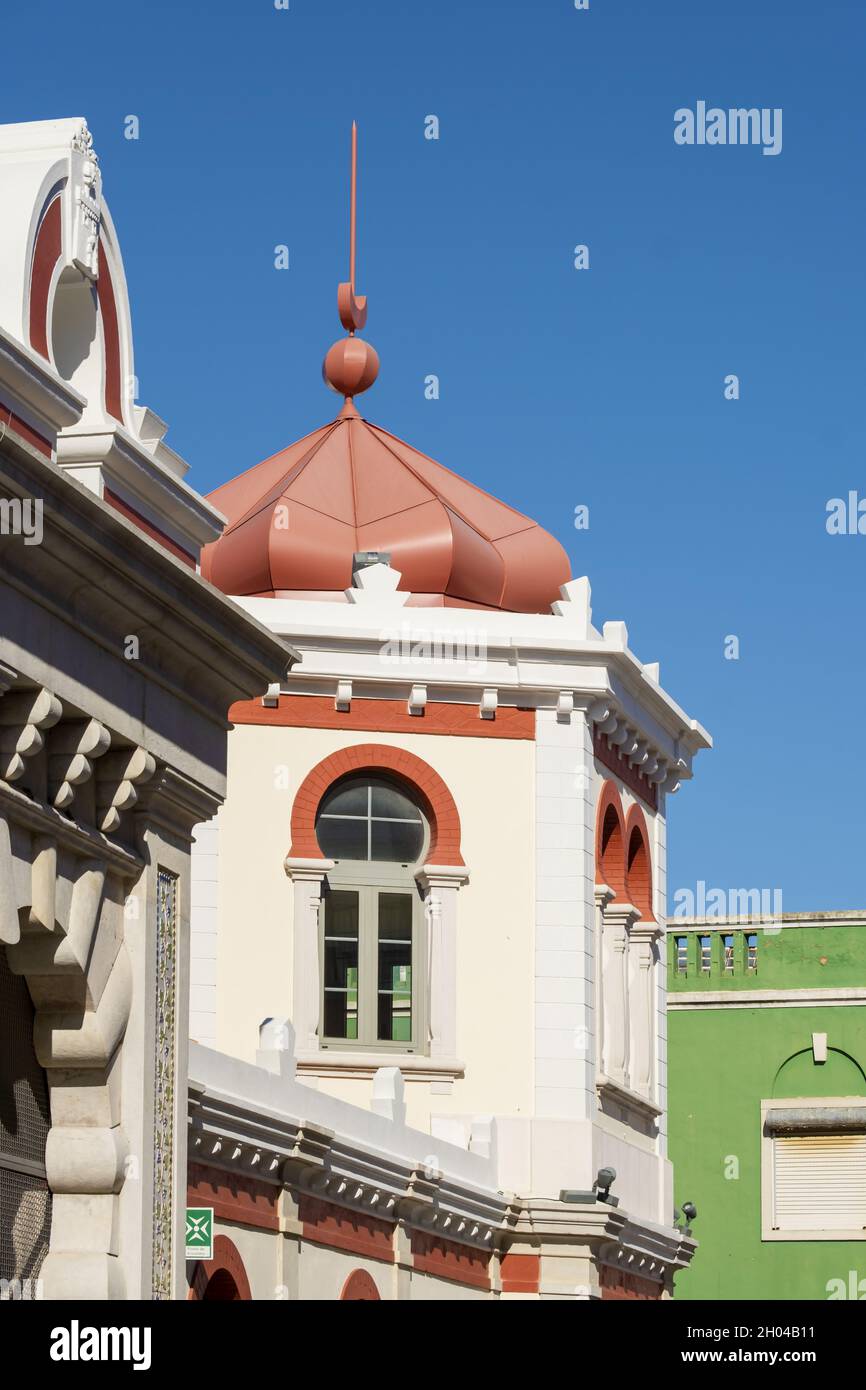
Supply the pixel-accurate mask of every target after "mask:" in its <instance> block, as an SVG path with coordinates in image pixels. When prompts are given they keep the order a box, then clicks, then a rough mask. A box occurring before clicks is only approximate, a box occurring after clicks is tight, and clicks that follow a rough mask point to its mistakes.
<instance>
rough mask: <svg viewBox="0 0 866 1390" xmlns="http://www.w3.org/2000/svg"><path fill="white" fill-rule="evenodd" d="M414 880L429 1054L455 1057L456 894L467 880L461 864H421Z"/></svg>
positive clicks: (467, 875) (466, 873)
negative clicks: (421, 928)
mask: <svg viewBox="0 0 866 1390" xmlns="http://www.w3.org/2000/svg"><path fill="white" fill-rule="evenodd" d="M415 879H416V881H417V883H418V885H419V887H420V888H421V891H422V893H423V894H424V916H425V919H426V923H427V970H428V976H427V979H428V987H427V1000H428V1012H427V1028H428V1035H429V1043H430V1056H431V1057H448V1058H453V1057H456V1056H457V893H458V891H459V889H460V888H461V887H462V885H463V884H464V883H466V882H468V879H469V871H468V870H467V869H466V868H465V867H464V866H463V865H461V866H459V867H454V866H451V865H443V864H425V865H424V868H423V869H419V870H418V872H417V873H416V875H415Z"/></svg>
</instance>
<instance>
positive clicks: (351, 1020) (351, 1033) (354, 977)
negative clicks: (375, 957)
mask: <svg viewBox="0 0 866 1390" xmlns="http://www.w3.org/2000/svg"><path fill="white" fill-rule="evenodd" d="M349 978H350V982H351V983H350V988H349V989H346V990H332V989H326V990H325V1018H324V1028H325V1037H326V1038H346V1039H347V1040H349V1041H352V1042H356V1041H357V1039H358V972H357V970H353V971H350V972H349Z"/></svg>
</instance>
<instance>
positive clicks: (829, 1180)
mask: <svg viewBox="0 0 866 1390" xmlns="http://www.w3.org/2000/svg"><path fill="white" fill-rule="evenodd" d="M772 1143H773V1228H774V1229H775V1230H777V1231H828V1232H830V1231H856V1230H862V1229H864V1228H866V1134H796V1135H778V1136H776V1137H775V1138H774V1139H773V1141H772Z"/></svg>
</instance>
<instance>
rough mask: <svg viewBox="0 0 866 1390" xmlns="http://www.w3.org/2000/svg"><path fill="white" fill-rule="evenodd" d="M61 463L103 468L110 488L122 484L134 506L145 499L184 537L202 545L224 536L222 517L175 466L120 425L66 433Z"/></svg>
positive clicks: (60, 445)
mask: <svg viewBox="0 0 866 1390" xmlns="http://www.w3.org/2000/svg"><path fill="white" fill-rule="evenodd" d="M175 457H177V456H175ZM57 462H58V464H59V465H60V467H61V468H67V469H73V470H76V469H82V468H87V467H88V466H89V465H96V466H98V467H99V468H100V469H101V470H102V471H103V474H104V475H105V478H106V481H107V482H108V484H109V486H111V485H112V483H114V484H115V485H116V483H117V482H119V483H120V484H121V486H122V487H123V486H125V488H127V489H129V490H130V491H131V492H132V494H133V497H132V498H131V499H130V501H131V504H132V505H134V503H135V498H136V497H139V498H141V499H142V501H143V502H144V504H145V506H148V507H150V508H151V509H152V510H153V513H154V514H155V517H156V520H157V523H158V522H159V521H160V520H163V519H165V521H168V522H169V524H173V525H174V527H176V528H177V530H178V532H179V533H180V535H181V537H189V538H190V539H191V540H192V541H193V542H194V543H195V544H196V545H198V546H201V545H206V544H208V542H210V541H213V540H216V539H217V537H218V536H219V535H220V534H221V533H222V529H223V525H224V523H225V518H224V517H223V515H222V513H221V512H219V511H217V509H216V507H213V506H212V505H211V504H210V502H207V501H206V500H205V498H203V497H201V496H200V495H199V493H197V492H195V491H194V489H193V488H191V487H190V486H189V484H188V483H186V482H184V480H183V478H182V477H180V476H179V472H178V470H177V469H176V468H175V467H169V466H168V465H167V463H165V462H163V461H161V460H160V458H158V457H156V456H155V455H154V454H153V453H152V452H151V451H150V450H149V449H148V448H147V447H146V446H145V445H144V444H142V443H141V442H140V441H138V440H136V439H133V437H132V435H131V434H129V433H128V432H127V431H126V430H125V429H123V428H122V427H121V426H120V425H107V426H106V427H105V428H99V429H93V428H91V427H87V426H76V427H74V428H73V429H71V430H66V431H64V433H62V434H61V435H60V436H59V438H58V440H57ZM181 463H182V461H181V460H179V459H178V464H181Z"/></svg>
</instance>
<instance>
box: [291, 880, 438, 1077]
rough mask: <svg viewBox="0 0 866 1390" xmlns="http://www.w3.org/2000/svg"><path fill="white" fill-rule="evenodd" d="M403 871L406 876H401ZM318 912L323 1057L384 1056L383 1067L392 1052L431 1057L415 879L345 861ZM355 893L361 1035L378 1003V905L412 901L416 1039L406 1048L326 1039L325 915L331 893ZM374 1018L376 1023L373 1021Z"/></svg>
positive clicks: (326, 889) (421, 913) (424, 954)
mask: <svg viewBox="0 0 866 1390" xmlns="http://www.w3.org/2000/svg"><path fill="white" fill-rule="evenodd" d="M401 868H402V872H401V871H400V870H401ZM322 889H323V890H324V891H322V893H321V899H320V902H321V905H320V909H319V979H320V981H321V985H320V1000H319V1026H318V1036H319V1048H320V1049H321V1051H323V1052H329V1053H330V1052H348V1051H351V1052H358V1051H360V1052H381V1053H382V1054H383V1063H384V1061H385V1060H386V1059H387V1055H388V1054H389V1053H393V1052H401V1053H402V1052H405V1053H407V1054H410V1055H411V1054H425V1053H426V1052H427V1050H428V1049H427V1043H428V1030H427V992H428V991H427V988H426V983H425V976H426V971H425V970H424V963H425V960H426V958H427V947H426V932H425V925H424V904H423V901H422V899H421V895H420V893H419V890H418V885H417V883H416V880H415V877H414V873H413V872H412V871H411V870H409V871H407V870H406V869H405V868H403V866H401V865H398V864H392V863H388V862H384V863H382V862H374V861H373V862H368V863H363V862H358V861H346V862H345V863H344V864H338V865H337V867H336V868H335V869H332V870H331V872H330V873H328V874H327V875H326V882H323V884H322ZM329 891H331V892H335V893H339V892H346V893H357V895H358V906H359V925H358V1021H359V1031H361V1029H362V1028H363V1024H364V1022H365V1021H366V1020H368V1019H369V1024H370V1028H371V1029H372V1028H374V1026H375V1016H376V1010H375V1002H376V999H377V997H378V949H377V948H378V921H377V920H376V916H377V915H376V913H375V908H374V903H375V902H376V900H377V896H378V895H379V894H380V893H401V894H405V895H406V896H407V897H408V896H409V895H410V894H411V898H412V953H411V961H412V1006H411V1007H412V1038H411V1041H409V1042H408V1043H404V1042H399V1041H398V1042H389V1041H388V1039H381V1038H373V1037H372V1036H369V1037H366V1038H365V1037H364V1036H361V1037H359V1038H358V1039H357V1040H356V1039H354V1038H334V1037H327V1036H326V1035H325V1001H324V994H325V984H324V978H325V912H326V901H327V894H328V892H329ZM371 1014H372V1018H371V1017H370V1015H371Z"/></svg>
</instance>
